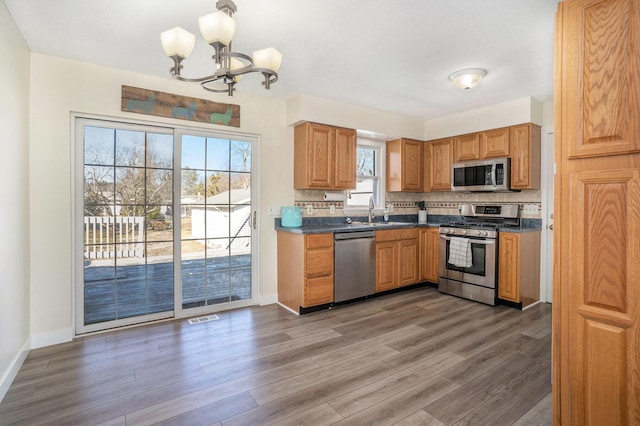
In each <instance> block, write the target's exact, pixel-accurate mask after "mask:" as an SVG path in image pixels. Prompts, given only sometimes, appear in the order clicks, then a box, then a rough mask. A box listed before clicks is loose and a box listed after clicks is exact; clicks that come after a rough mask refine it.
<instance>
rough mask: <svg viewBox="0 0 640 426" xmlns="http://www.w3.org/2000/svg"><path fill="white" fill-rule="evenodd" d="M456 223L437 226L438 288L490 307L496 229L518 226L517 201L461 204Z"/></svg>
mask: <svg viewBox="0 0 640 426" xmlns="http://www.w3.org/2000/svg"><path fill="white" fill-rule="evenodd" d="M459 211H460V217H461V221H460V222H454V223H450V224H446V225H440V231H439V232H440V243H439V244H440V246H439V259H438V270H439V278H438V290H439V291H440V292H442V293H447V294H452V295H454V296H459V297H464V298H466V299H470V300H475V301H478V302H482V303H486V304H488V305H492V306H494V305H495V304H496V297H497V294H498V292H497V281H498V277H497V274H496V271H497V267H498V230H499V228H500V227H502V226H518V225H519V218H518V205H517V204H462V205H460V207H459Z"/></svg>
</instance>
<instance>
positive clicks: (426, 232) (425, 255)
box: [419, 227, 440, 283]
mask: <svg viewBox="0 0 640 426" xmlns="http://www.w3.org/2000/svg"><path fill="white" fill-rule="evenodd" d="M439 240H440V234H439V233H438V228H435V227H434V228H420V262H419V263H420V281H429V282H432V283H437V282H438V246H439Z"/></svg>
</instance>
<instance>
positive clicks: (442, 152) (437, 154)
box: [423, 138, 453, 192]
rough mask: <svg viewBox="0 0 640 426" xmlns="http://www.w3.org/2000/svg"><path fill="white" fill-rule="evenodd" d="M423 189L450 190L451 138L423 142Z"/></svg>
mask: <svg viewBox="0 0 640 426" xmlns="http://www.w3.org/2000/svg"><path fill="white" fill-rule="evenodd" d="M423 148H424V191H425V192H429V191H451V164H452V163H453V138H445V139H438V140H434V141H429V142H426V143H425V144H424V147H423Z"/></svg>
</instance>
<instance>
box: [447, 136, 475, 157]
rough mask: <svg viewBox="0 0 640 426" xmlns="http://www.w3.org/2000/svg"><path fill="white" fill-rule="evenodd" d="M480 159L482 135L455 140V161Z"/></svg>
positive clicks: (461, 137)
mask: <svg viewBox="0 0 640 426" xmlns="http://www.w3.org/2000/svg"><path fill="white" fill-rule="evenodd" d="M479 159H480V134H479V133H472V134H470V135H461V136H456V137H455V138H453V161H454V162H457V161H470V160H479Z"/></svg>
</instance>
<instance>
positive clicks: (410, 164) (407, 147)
mask: <svg viewBox="0 0 640 426" xmlns="http://www.w3.org/2000/svg"><path fill="white" fill-rule="evenodd" d="M402 142H403V143H402V190H403V191H422V162H423V155H422V145H423V143H422V142H420V141H413V140H403V141H402Z"/></svg>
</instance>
